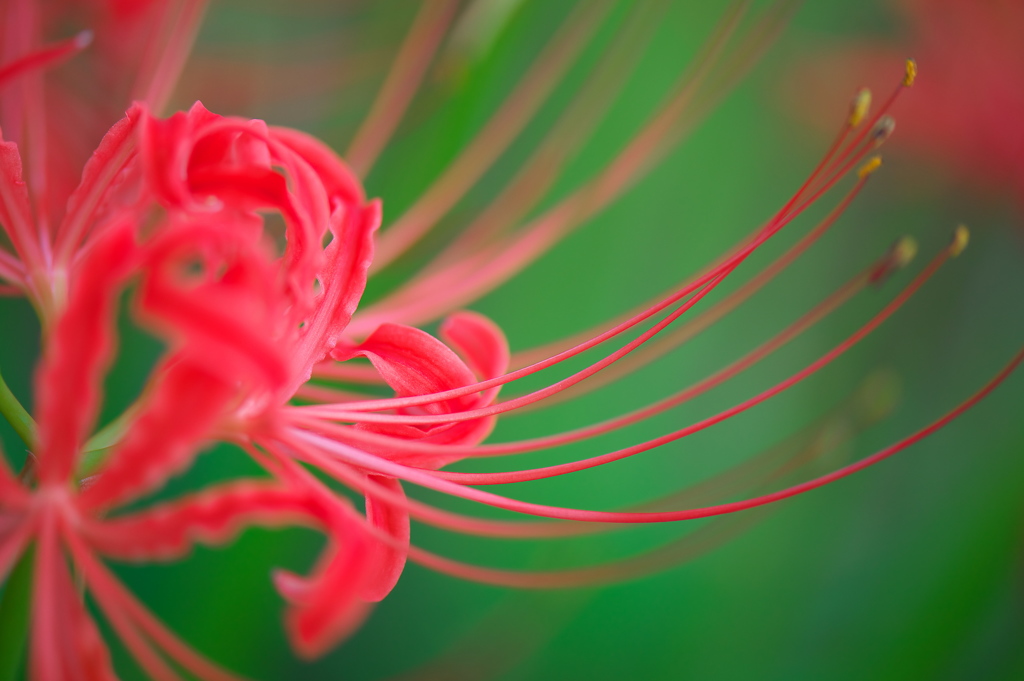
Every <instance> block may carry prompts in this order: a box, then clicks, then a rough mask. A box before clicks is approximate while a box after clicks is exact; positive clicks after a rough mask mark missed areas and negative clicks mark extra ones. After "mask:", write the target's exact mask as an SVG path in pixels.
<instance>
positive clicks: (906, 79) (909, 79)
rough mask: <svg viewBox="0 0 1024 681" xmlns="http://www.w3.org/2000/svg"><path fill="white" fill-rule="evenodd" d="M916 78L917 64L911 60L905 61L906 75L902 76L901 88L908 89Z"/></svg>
mask: <svg viewBox="0 0 1024 681" xmlns="http://www.w3.org/2000/svg"><path fill="white" fill-rule="evenodd" d="M915 78H917V62H916V61H914V60H913V59H908V60H907V75H905V76H903V87H910V86H911V85H913V84H914V79H915Z"/></svg>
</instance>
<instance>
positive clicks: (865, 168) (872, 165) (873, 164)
mask: <svg viewBox="0 0 1024 681" xmlns="http://www.w3.org/2000/svg"><path fill="white" fill-rule="evenodd" d="M881 167H882V157H881V156H872V157H871V158H869V159H868V160H867V161H865V162H864V165H862V166H861V167H860V169H859V170H858V171H857V177H860V178H861V179H863V178H865V177H867V176H868V175H870V174H871V173H873V172H875V171H876V170H878V169H879V168H881Z"/></svg>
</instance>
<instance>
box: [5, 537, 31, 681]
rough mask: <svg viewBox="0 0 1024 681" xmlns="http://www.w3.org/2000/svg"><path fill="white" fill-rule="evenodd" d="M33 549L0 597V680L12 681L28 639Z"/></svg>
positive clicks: (17, 566)
mask: <svg viewBox="0 0 1024 681" xmlns="http://www.w3.org/2000/svg"><path fill="white" fill-rule="evenodd" d="M32 553H33V551H32V549H31V548H29V549H28V550H27V551H25V553H24V555H22V557H21V560H19V561H18V564H17V565H15V566H14V570H12V571H11V576H10V579H8V580H7V586H6V587H5V588H4V594H3V597H2V598H0V681H15V679H17V678H18V672H19V670H20V669H21V662H22V658H23V657H24V656H25V642H26V641H27V640H28V608H29V596H30V594H31V593H32Z"/></svg>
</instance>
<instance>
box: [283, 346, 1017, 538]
mask: <svg viewBox="0 0 1024 681" xmlns="http://www.w3.org/2000/svg"><path fill="white" fill-rule="evenodd" d="M1021 361H1024V347H1022V348H1021V349H1020V350H1019V351H1018V352H1017V354H1016V355H1015V356H1014V357H1013V359H1012V360H1011V361H1010V362H1009V364H1007V365H1006V366H1005V367H1004V368H1003V369H1002V370H1001V371H1000V372H999V373H998V374H997V375H996V376H995V377H994V378H992V379H991V380H990V381H989V382H988V383H986V384H985V385H984V386H983V387H982V388H981V389H980V390H979V391H978V392H976V393H975V394H974V395H972V396H971V397H970V398H968V399H967V400H966V401H965V402H962V403H961V404H960V405H958V406H957V407H955V408H954V409H952V410H951V411H949V412H947V413H946V414H945V415H944V416H942V417H941V418H939V419H938V420H936V421H934V422H933V423H931V424H930V425H928V426H926V427H925V428H922V429H921V430H919V431H917V432H916V433H914V434H912V435H910V436H908V437H906V438H904V439H902V440H900V441H899V442H896V443H894V444H892V445H890V446H889V447H886V448H885V449H882V450H880V451H878V452H876V453H875V454H873V455H871V456H869V457H867V458H865V459H862V460H860V461H857V462H856V463H853V464H850V465H848V466H844V467H843V468H840V469H839V470H836V471H834V472H832V473H829V474H827V475H823V476H820V477H817V478H814V479H813V480H809V481H807V482H805V483H802V484H799V485H794V486H792V487H788V488H786V489H783V490H780V491H778V492H773V493H771V494H765V495H761V496H758V497H753V498H751V499H746V500H743V501H737V502H733V503H727V504H720V505H717V506H708V507H704V508H696V509H687V510H683V511H667V512H655V513H614V512H606V511H588V510H583V509H574V508H564V507H558V506H549V505H545V504H534V503H530V502H525V501H518V500H514V499H509V498H508V497H503V496H500V495H497V494H492V493H490V492H486V491H484V490H478V489H474V488H472V487H466V486H464V485H459V484H456V483H453V482H450V481H448V480H441V479H438V478H436V477H435V476H434V475H432V474H430V473H429V472H427V471H422V470H419V469H415V468H410V467H408V466H402V465H401V464H396V463H393V462H390V461H385V460H382V459H380V458H379V457H376V456H374V455H372V454H366V453H365V452H362V451H360V450H358V449H355V448H354V447H349V446H347V445H344V444H341V443H338V442H333V441H331V440H328V439H326V438H323V437H320V436H318V435H314V434H312V433H305V432H302V431H300V430H295V429H289V430H288V431H287V433H286V434H287V435H288V439H289V441H290V442H292V444H293V445H294V446H296V447H299V448H303V449H307V450H308V449H309V448H311V447H313V448H316V449H318V450H320V451H322V452H324V455H328V454H329V455H333V456H336V457H338V458H339V459H341V460H344V461H349V462H351V463H353V464H355V465H357V466H361V467H365V468H366V469H368V470H373V471H376V472H379V473H383V474H385V475H391V476H394V477H397V478H399V479H402V480H408V481H410V482H413V483H415V484H417V485H421V486H423V487H427V488H429V489H433V490H436V491H439V492H444V493H447V494H451V495H452V496H456V497H459V498H463V499H467V500H470V501H477V502H480V503H483V504H486V505H488V506H494V507H496V508H503V509H506V510H509V511H515V512H518V513H526V514H529V515H536V516H541V517H547V518H560V519H564V520H578V521H583V522H613V523H648V522H673V521H678V520H690V519H696V518H708V517H712V516H717V515H724V514H726V513H734V512H736V511H742V510H745V509H748V508H755V507H757V506H764V505H766V504H770V503H773V502H776V501H781V500H783V499H787V498H789V497H792V496H796V495H798V494H803V493H805V492H809V491H811V490H813V489H817V488H818V487H822V486H824V485H827V484H829V483H831V482H835V481H836V480H840V479H842V478H844V477H847V476H849V475H852V474H853V473H856V472H858V471H861V470H863V469H865V468H867V467H869V466H872V465H874V464H876V463H879V462H880V461H883V460H884V459H887V458H889V457H890V456H892V455H894V454H896V453H898V452H901V451H903V450H904V449H906V448H907V447H909V446H911V445H913V444H915V443H917V442H919V441H920V440H922V439H924V438H926V437H928V436H929V435H931V434H933V433H935V432H936V431H938V430H940V429H941V428H943V427H945V426H946V425H948V424H949V423H950V422H952V421H953V420H954V419H956V418H957V417H959V416H960V415H961V414H963V413H964V412H966V411H967V410H968V409H970V408H971V407H973V406H974V405H976V404H977V403H978V402H980V401H981V400H982V399H983V398H984V397H985V396H986V395H988V394H989V393H991V392H992V391H993V390H995V388H996V387H997V386H998V385H999V384H1000V383H1002V382H1003V381H1005V380H1006V379H1007V377H1009V376H1010V374H1012V373H1013V371H1014V370H1015V369H1016V368H1017V367H1018V366H1019V365H1020V363H1021Z"/></svg>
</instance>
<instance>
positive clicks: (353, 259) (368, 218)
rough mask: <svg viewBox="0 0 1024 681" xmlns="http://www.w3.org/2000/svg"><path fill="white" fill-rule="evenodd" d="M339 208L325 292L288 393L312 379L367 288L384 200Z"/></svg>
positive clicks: (329, 248)
mask: <svg viewBox="0 0 1024 681" xmlns="http://www.w3.org/2000/svg"><path fill="white" fill-rule="evenodd" d="M336 211H337V213H338V214H337V216H336V218H334V219H333V220H332V222H333V221H337V222H339V223H340V227H339V228H338V231H337V233H335V234H334V240H333V241H331V243H330V244H328V246H327V249H326V257H327V265H326V266H325V268H324V272H323V273H322V275H321V276H320V282H321V285H322V287H323V292H322V293H321V295H320V297H319V299H318V300H317V301H316V306H315V308H314V311H313V314H312V316H311V317H310V318H309V319H308V320H307V322H306V324H305V325H304V327H303V335H302V337H301V339H300V341H299V347H298V349H297V350H296V358H297V362H298V365H299V367H300V368H299V370H298V372H297V374H296V379H295V380H294V381H293V384H292V385H291V386H289V390H288V391H287V394H288V395H291V394H292V393H294V392H295V390H296V389H297V388H298V386H299V385H301V384H302V383H305V382H306V381H307V380H309V377H310V375H311V374H312V372H313V366H314V365H315V364H316V363H318V362H319V361H320V360H322V359H323V358H324V357H326V356H327V354H328V353H329V352H331V350H333V349H334V347H335V345H336V344H337V342H338V339H339V337H340V336H341V333H342V331H344V330H345V327H346V326H348V323H349V320H351V319H352V313H353V312H355V310H356V306H357V305H358V304H359V299H360V298H361V297H362V295H363V291H364V290H365V289H366V278H367V272H368V271H369V269H370V263H371V261H372V260H373V238H374V234H375V233H376V231H377V229H378V228H379V227H380V221H381V204H380V201H371V202H370V203H369V204H367V205H366V206H365V207H363V208H353V207H347V208H346V207H343V206H341V207H338V208H337V209H336Z"/></svg>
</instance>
